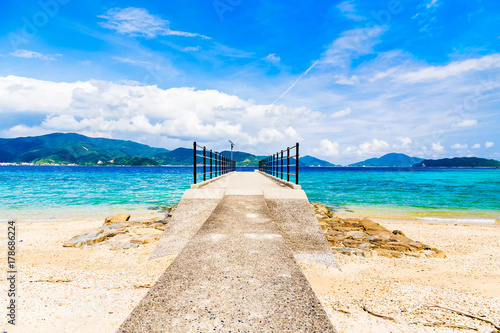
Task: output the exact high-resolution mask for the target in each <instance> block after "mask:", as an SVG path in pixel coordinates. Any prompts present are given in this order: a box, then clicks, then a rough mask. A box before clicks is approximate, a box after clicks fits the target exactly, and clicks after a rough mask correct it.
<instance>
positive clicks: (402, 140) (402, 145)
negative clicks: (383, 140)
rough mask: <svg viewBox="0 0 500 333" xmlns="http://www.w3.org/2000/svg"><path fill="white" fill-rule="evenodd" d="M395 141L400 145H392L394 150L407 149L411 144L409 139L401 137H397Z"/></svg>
mask: <svg viewBox="0 0 500 333" xmlns="http://www.w3.org/2000/svg"><path fill="white" fill-rule="evenodd" d="M397 140H398V141H399V142H400V145H393V147H394V148H407V147H409V146H410V145H411V143H412V142H413V141H412V140H411V139H410V138H408V137H401V136H398V138H397Z"/></svg>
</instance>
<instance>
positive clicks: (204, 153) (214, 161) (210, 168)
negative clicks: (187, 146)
mask: <svg viewBox="0 0 500 333" xmlns="http://www.w3.org/2000/svg"><path fill="white" fill-rule="evenodd" d="M200 158H201V159H202V161H201V163H198V162H199V159H200ZM198 168H201V169H202V170H203V172H199V171H198ZM231 171H236V162H235V161H233V160H231V159H230V158H227V157H226V156H224V155H222V154H220V153H217V152H215V151H212V150H211V149H210V150H208V149H207V148H206V147H202V146H200V145H198V144H197V143H196V141H195V142H193V176H194V183H195V184H196V182H197V180H198V176H201V175H203V181H205V180H207V176H208V177H209V178H208V179H212V178H216V177H219V176H222V175H224V174H226V173H228V172H231Z"/></svg>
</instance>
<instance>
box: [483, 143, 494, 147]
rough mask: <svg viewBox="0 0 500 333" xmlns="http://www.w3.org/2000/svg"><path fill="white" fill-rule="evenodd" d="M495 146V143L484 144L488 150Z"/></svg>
mask: <svg viewBox="0 0 500 333" xmlns="http://www.w3.org/2000/svg"><path fill="white" fill-rule="evenodd" d="M494 145H495V144H494V143H493V142H486V143H485V144H484V146H485V147H486V148H491V147H493V146H494Z"/></svg>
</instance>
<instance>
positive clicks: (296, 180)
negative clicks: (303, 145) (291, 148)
mask: <svg viewBox="0 0 500 333" xmlns="http://www.w3.org/2000/svg"><path fill="white" fill-rule="evenodd" d="M296 147H297V153H296V154H295V155H297V156H296V157H295V184H297V185H299V143H298V142H297V146H296Z"/></svg>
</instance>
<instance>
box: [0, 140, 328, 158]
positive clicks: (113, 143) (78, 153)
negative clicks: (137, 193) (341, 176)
mask: <svg viewBox="0 0 500 333" xmlns="http://www.w3.org/2000/svg"><path fill="white" fill-rule="evenodd" d="M221 154H222V155H224V156H226V157H230V156H231V152H230V151H222V152H221ZM264 157H265V156H256V155H252V154H249V153H245V152H240V151H235V152H233V159H234V160H235V161H236V165H237V166H258V165H259V161H260V160H261V159H263V158H264ZM0 163H14V164H22V163H29V164H34V165H81V166H159V165H167V166H168V165H176V166H190V165H193V150H192V149H189V148H177V149H174V150H168V149H164V148H153V147H150V146H148V145H144V144H140V143H137V142H133V141H125V140H115V139H106V138H90V137H87V136H85V135H81V134H75V133H52V134H47V135H42V136H34V137H22V138H14V139H0ZM292 163H295V161H294V160H293V159H292ZM299 165H300V166H333V164H331V163H329V162H327V161H324V160H320V159H318V158H316V157H312V156H305V157H302V158H300V159H299Z"/></svg>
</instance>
